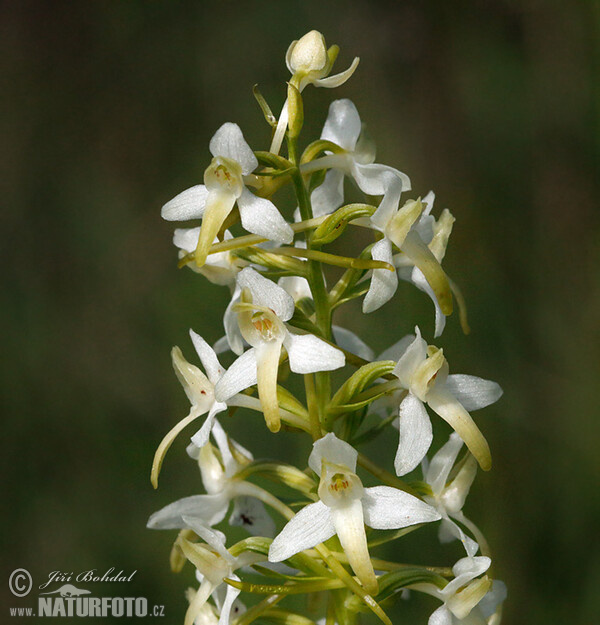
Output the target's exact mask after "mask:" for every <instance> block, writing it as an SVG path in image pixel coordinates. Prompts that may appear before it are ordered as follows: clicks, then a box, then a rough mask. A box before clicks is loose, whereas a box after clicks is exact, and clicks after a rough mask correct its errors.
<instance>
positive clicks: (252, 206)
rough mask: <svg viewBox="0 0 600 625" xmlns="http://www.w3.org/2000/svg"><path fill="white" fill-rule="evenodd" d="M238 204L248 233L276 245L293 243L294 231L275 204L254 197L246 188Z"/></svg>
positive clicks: (243, 224)
mask: <svg viewBox="0 0 600 625" xmlns="http://www.w3.org/2000/svg"><path fill="white" fill-rule="evenodd" d="M237 203H238V207H239V209H240V219H241V221H242V226H244V228H245V229H246V230H247V231H248V232H252V233H253V234H257V235H258V236H261V237H264V238H265V239H269V240H271V241H275V242H276V243H291V242H292V241H293V239H294V231H293V230H292V228H291V226H290V225H289V224H288V223H287V222H286V220H285V219H284V218H283V217H282V216H281V213H280V212H279V210H278V209H277V207H276V206H275V204H273V202H271V201H270V200H267V199H265V198H261V197H258V196H257V195H254V193H252V192H251V191H249V190H248V189H247V188H245V187H244V189H242V194H241V195H240V197H239V198H238V200H237Z"/></svg>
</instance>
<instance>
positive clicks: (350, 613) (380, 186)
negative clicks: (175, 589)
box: [148, 31, 506, 625]
mask: <svg viewBox="0 0 600 625" xmlns="http://www.w3.org/2000/svg"><path fill="white" fill-rule="evenodd" d="M337 54H338V48H337V46H331V47H329V48H327V47H326V45H325V40H324V38H323V35H321V34H320V33H318V32H317V31H312V32H309V33H308V34H306V35H304V36H303V37H302V38H301V39H299V40H298V41H294V42H293V43H292V44H291V45H290V47H289V49H288V51H287V54H286V64H287V67H288V69H289V71H290V73H291V78H290V79H289V82H288V83H287V99H286V101H285V104H284V105H283V108H282V110H281V113H280V115H279V117H276V116H275V115H274V114H273V113H272V111H271V108H270V107H269V105H268V104H267V102H266V100H265V99H264V97H263V96H262V95H261V93H260V92H259V90H258V89H257V88H255V93H254V95H255V97H256V100H257V101H258V104H259V105H260V107H261V109H262V112H263V113H264V117H265V120H266V122H267V124H269V125H270V126H271V129H272V132H271V137H272V141H271V145H270V149H269V150H268V151H262V150H253V149H252V148H251V147H250V146H249V145H248V143H247V142H246V140H245V139H244V136H243V134H242V131H241V129H240V128H239V126H237V125H236V124H235V123H225V124H223V125H222V126H221V127H220V128H219V129H218V130H217V131H216V133H215V134H214V136H213V137H212V139H211V141H210V145H209V149H210V153H211V155H212V160H211V161H210V163H209V165H208V167H207V168H206V171H205V172H204V184H198V185H197V186H194V187H192V188H190V189H187V190H185V191H183V192H182V193H180V194H179V195H177V196H176V197H175V198H174V199H173V200H171V201H170V202H168V203H167V204H166V205H165V206H164V207H163V209H162V216H163V218H164V219H166V220H169V221H184V222H188V221H196V222H197V223H199V225H196V226H195V227H190V228H183V229H177V230H175V235H174V243H175V246H176V247H177V248H178V250H179V266H180V267H183V266H185V267H189V268H190V269H191V270H192V271H194V272H195V273H197V274H201V275H202V276H203V277H204V278H206V279H208V280H209V281H210V282H213V283H215V284H218V285H222V286H225V287H228V288H229V290H230V292H231V303H230V304H229V305H228V306H227V309H226V310H225V313H224V318H223V323H224V328H225V336H224V337H223V338H222V339H220V340H218V341H217V342H216V343H215V344H214V345H212V346H211V345H210V344H209V343H208V342H207V341H206V340H205V339H204V338H203V337H202V336H200V335H199V334H197V333H196V332H194V331H193V330H192V331H190V337H191V342H192V345H193V347H194V350H195V352H196V353H195V354H193V357H191V358H190V360H189V361H188V360H187V358H186V356H184V355H183V352H182V350H180V349H179V348H178V347H175V348H173V351H172V359H173V366H174V369H175V373H176V375H177V377H178V379H179V381H180V383H181V385H182V386H183V389H184V391H185V393H186V395H187V396H188V399H189V401H190V404H191V408H190V412H189V414H188V415H187V416H186V417H185V418H184V419H182V420H181V421H179V422H178V423H177V424H176V425H175V426H174V427H173V428H172V429H171V430H170V431H169V432H168V434H167V435H166V436H165V437H164V439H163V440H162V442H161V443H160V445H159V447H158V449H157V451H156V455H155V458H154V463H153V466H152V475H151V479H152V483H153V485H154V487H157V486H158V478H159V473H160V470H161V465H162V463H163V460H164V458H165V455H166V453H167V451H168V449H169V447H170V446H171V444H172V443H173V441H174V440H175V438H176V437H177V436H178V435H179V434H180V433H181V432H182V431H183V430H184V429H186V431H187V429H188V426H189V425H191V424H193V425H194V426H195V428H194V429H195V430H197V431H195V433H194V434H193V436H192V437H191V443H190V444H189V446H188V448H187V452H188V454H189V456H190V457H191V458H192V459H193V460H194V461H196V462H197V464H198V467H199V470H200V474H201V477H202V482H203V485H204V488H205V490H206V493H205V494H197V495H191V496H189V497H185V498H184V499H180V500H178V501H175V502H174V503H171V504H169V505H167V506H166V507H164V508H162V509H161V510H159V511H158V512H156V513H154V514H153V515H152V516H151V517H150V519H149V522H148V527H150V528H153V529H164V530H179V533H178V535H177V538H176V540H175V543H174V546H173V549H172V552H171V567H172V569H173V570H174V571H180V570H181V569H182V568H183V567H184V566H186V565H191V566H192V567H194V568H195V571H196V578H197V580H198V585H197V587H196V588H194V589H189V590H188V592H187V599H188V601H189V607H188V609H187V614H186V617H185V625H192V624H193V623H196V624H199V623H203V624H208V623H219V625H229V624H233V625H249V624H250V623H252V622H253V621H259V622H261V623H265V622H267V623H274V624H276V625H310V624H311V623H313V622H320V623H326V624H327V625H333V624H334V623H338V624H339V625H353V624H354V623H356V622H357V621H358V620H360V619H362V618H366V617H367V615H368V613H372V614H373V615H375V617H377V618H378V619H379V620H381V621H383V622H384V623H386V624H387V625H390V624H391V621H390V619H389V617H388V615H387V614H386V610H388V609H389V606H391V605H393V604H394V602H397V601H400V600H401V599H402V600H403V601H405V600H407V599H408V600H411V598H412V597H414V596H415V594H417V593H426V594H428V595H431V596H433V597H435V599H436V600H438V602H439V603H438V604H437V605H436V606H435V611H434V612H433V614H432V615H431V617H430V619H429V624H430V625H447V624H451V623H469V624H472V625H474V624H484V623H485V624H487V625H497V624H498V623H499V622H500V615H501V604H502V601H503V600H504V597H505V594H506V591H505V587H504V584H503V583H502V582H499V581H494V580H492V578H491V576H490V566H491V559H490V554H489V548H488V546H487V543H486V541H485V539H484V537H483V535H482V533H481V531H480V530H479V529H478V528H477V526H476V525H475V524H474V523H473V522H472V521H471V520H470V519H468V518H467V517H466V516H465V515H464V513H463V506H464V503H465V498H466V496H467V494H468V492H469V489H470V487H471V484H472V482H473V480H474V478H475V475H476V473H477V469H478V467H480V468H481V469H482V470H484V471H487V470H489V469H490V467H491V456H490V450H489V447H488V444H487V441H486V439H485V437H484V436H483V434H482V433H481V430H480V429H479V427H478V426H477V424H476V423H475V421H474V420H473V418H472V417H471V412H472V411H475V410H477V409H480V408H484V407H485V406H487V405H489V404H491V403H493V402H495V401H496V400H498V399H499V397H500V395H501V394H502V391H501V389H500V387H499V386H498V385H497V384H496V383H494V382H491V381H488V380H483V379H481V378H478V377H474V376H471V375H463V374H450V373H449V365H448V361H447V360H446V356H445V354H444V352H443V351H442V349H440V348H439V347H437V346H436V345H434V344H430V343H429V342H428V341H427V340H426V339H425V338H424V337H423V336H422V334H421V331H420V329H419V327H418V326H417V327H415V331H414V334H411V335H409V336H405V337H403V338H400V340H398V341H397V342H395V343H394V344H393V345H392V346H391V347H389V348H388V349H386V350H385V351H384V352H383V353H382V354H379V355H378V356H375V355H374V354H373V352H372V350H371V349H370V348H369V347H368V345H367V344H366V343H365V342H364V341H363V340H362V339H361V338H359V337H358V336H357V335H356V334H355V333H354V332H353V331H352V330H351V329H349V328H343V327H339V326H336V325H332V317H333V313H334V311H335V310H336V309H337V308H339V307H341V306H344V305H345V304H346V303H348V302H351V301H352V300H355V299H362V310H363V312H364V313H365V314H368V313H371V312H372V311H374V310H376V309H378V308H380V307H381V306H383V305H384V304H386V303H387V302H388V301H390V300H391V299H392V298H393V296H394V293H395V291H396V289H397V285H398V281H399V279H400V280H405V281H408V282H410V283H412V284H413V285H414V286H415V287H417V289H419V290H421V291H423V292H425V293H426V294H427V295H428V296H429V298H431V301H432V303H433V307H434V312H435V331H434V336H433V339H436V338H437V337H439V336H440V335H441V334H442V331H443V330H444V325H445V323H446V318H447V317H448V316H449V315H450V314H451V313H452V311H453V307H454V305H455V304H456V307H457V308H458V313H459V314H458V316H459V318H460V322H461V325H462V327H463V330H464V331H465V332H467V331H468V328H467V322H466V313H465V310H464V303H463V301H462V297H461V294H460V292H459V290H458V288H457V286H456V284H455V283H454V282H453V281H452V279H451V278H449V277H448V276H447V275H446V273H445V272H444V270H443V268H442V265H441V263H442V260H443V258H444V254H445V252H446V246H447V244H448V239H449V236H450V233H451V231H452V227H453V224H454V217H453V215H452V214H451V213H450V211H449V210H448V209H444V210H443V211H441V212H439V213H437V211H436V210H434V194H433V193H432V192H429V193H427V194H426V195H425V196H424V197H413V196H410V195H407V194H408V193H409V192H410V190H411V186H410V180H409V178H408V176H406V174H404V173H402V172H400V171H399V170H397V169H394V168H393V167H390V166H387V165H382V164H379V163H377V162H376V161H375V151H374V147H373V144H372V142H371V141H370V140H369V139H368V138H367V137H366V135H365V133H364V132H363V128H362V124H361V120H360V117H359V114H358V111H357V109H356V107H355V106H354V104H353V103H352V102H351V101H350V100H347V99H340V100H335V101H333V102H332V103H331V106H330V108H329V113H328V116H327V119H326V121H325V124H324V126H323V130H322V132H321V136H320V137H319V138H318V139H316V140H314V141H312V142H310V143H308V144H307V145H306V147H305V148H304V150H303V151H300V148H299V137H300V134H301V130H302V126H303V120H304V108H303V98H302V92H303V90H304V89H305V88H307V87H308V86H309V85H313V86H315V87H324V88H334V87H338V86H340V85H342V84H343V83H344V82H345V81H346V80H348V79H349V78H350V77H351V76H352V74H353V73H354V71H355V70H356V67H357V65H358V59H355V60H354V62H353V63H352V64H351V65H350V67H349V68H348V69H346V70H345V71H342V72H341V73H338V74H332V68H333V65H334V62H335V60H336V56H337ZM284 144H285V146H286V147H287V150H286V152H285V154H286V155H285V156H284V154H282V150H283V149H284ZM349 183H352V184H353V185H354V187H355V188H357V189H358V190H359V191H360V192H361V194H362V197H363V200H362V201H360V202H351V203H346V200H345V190H346V189H345V187H348V186H349ZM286 186H290V187H291V188H292V189H293V191H294V193H295V198H296V205H297V209H296V211H295V213H294V214H293V215H292V212H291V211H290V214H289V215H285V216H284V215H283V214H282V212H280V210H279V208H278V207H277V206H276V204H275V200H276V197H277V195H278V191H279V190H280V189H282V188H283V187H286ZM355 193H356V192H355ZM407 198H408V199H407ZM436 213H437V216H436ZM349 226H351V227H353V228H360V229H361V232H360V238H362V240H363V241H364V242H365V244H366V247H365V248H364V250H363V251H362V252H361V253H360V254H359V255H358V256H357V257H352V256H341V255H339V254H336V253H332V252H331V251H327V248H328V246H329V245H330V244H331V243H333V242H334V241H336V240H337V239H338V238H340V237H342V236H343V235H344V233H345V232H346V231H347V228H348V227H349ZM234 233H235V234H234ZM336 249H339V245H337V247H336ZM329 266H333V267H336V268H338V269H336V270H332V269H331V268H330V267H329ZM325 269H327V276H328V277H329V278H330V280H329V282H331V284H330V283H328V281H327V280H326V277H325V275H326V274H325V271H324V270H325ZM336 272H337V273H336ZM332 275H335V276H337V277H336V279H335V280H333V279H331V277H330V276H332ZM391 305H393V304H391ZM184 351H185V352H186V353H193V352H192V350H191V349H189V348H186V349H185V350H184ZM226 352H232V353H233V356H231V355H228V354H227V353H226ZM220 358H222V359H225V360H226V361H227V362H231V363H232V364H231V365H230V366H229V367H228V368H225V367H224V366H222V364H221V361H220ZM332 371H336V372H337V373H336V374H335V376H333V377H332V374H331V372H332ZM343 374H345V376H346V377H345V380H344V378H343ZM298 376H301V377H300V378H299V379H300V380H301V381H303V386H304V390H303V392H301V393H300V392H298V390H297V386H295V387H294V388H295V389H296V391H295V393H294V392H292V391H291V390H290V389H289V388H286V384H287V383H288V382H292V381H293V380H294V379H297V378H298ZM334 379H335V383H334ZM340 379H341V380H344V381H342V382H341V383H339V382H338V380H340ZM300 388H301V387H300ZM298 395H300V397H299V396H298ZM240 408H241V409H244V411H253V413H254V414H255V415H258V417H256V418H252V416H251V414H250V415H248V414H245V415H244V416H243V417H242V418H244V419H245V422H246V423H247V427H248V428H253V429H255V432H253V434H254V435H257V433H258V435H260V436H263V435H270V434H267V433H266V431H265V432H264V433H263V432H260V430H261V429H264V428H265V426H266V428H268V430H270V432H271V433H273V434H272V436H276V433H277V432H278V431H280V430H281V429H282V428H285V429H286V430H289V431H293V432H296V433H298V435H300V436H305V437H306V436H310V437H312V440H313V446H312V452H311V453H310V456H309V457H308V458H307V463H306V464H304V463H303V464H302V466H300V467H295V466H292V465H290V464H288V463H286V462H283V461H281V460H278V459H274V460H255V459H254V458H253V456H252V454H251V453H250V452H249V451H248V450H247V449H245V448H244V447H242V445H240V444H239V443H238V442H236V441H234V440H233V439H232V438H231V437H229V436H228V435H227V433H226V432H225V430H224V428H223V424H224V423H225V422H226V421H227V420H229V419H228V417H230V416H231V417H233V418H239V417H238V415H239V409H240ZM260 415H262V417H264V422H263V419H261V418H260ZM438 418H441V419H443V420H444V421H445V422H446V423H448V424H449V425H450V427H451V428H452V430H453V433H452V434H451V435H450V437H449V439H448V440H447V441H446V442H443V444H441V446H439V445H436V448H437V449H438V450H437V451H436V453H435V454H433V455H432V456H431V457H430V458H428V457H427V454H428V452H429V449H430V447H431V445H432V442H433V428H432V422H431V419H434V420H435V419H438ZM198 426H199V428H198ZM386 432H387V433H389V435H390V436H393V437H394V439H395V438H397V439H398V448H397V452H396V455H395V458H392V457H389V458H385V457H384V458H380V459H378V460H380V463H381V464H380V463H379V461H378V462H376V461H374V460H373V459H372V458H369V457H368V456H366V455H364V454H363V453H361V451H360V449H361V446H362V445H363V444H364V443H366V442H368V441H371V440H372V439H374V438H376V437H378V436H380V435H382V434H383V435H385V433H386ZM361 474H362V475H363V478H364V476H365V475H367V474H370V475H371V477H370V478H369V479H370V481H371V482H375V483H376V484H377V485H375V486H371V487H365V486H364V485H363V481H362V479H361ZM258 478H260V479H258ZM262 478H266V479H267V480H269V481H270V482H271V483H272V482H277V483H279V486H278V487H277V488H276V489H275V491H276V492H281V491H284V492H285V493H286V494H285V495H284V496H282V497H283V498H281V497H280V496H277V495H275V494H274V493H273V492H270V491H269V490H268V489H266V488H264V487H263V486H260V485H259V483H257V481H258V482H260V483H262V482H261V479H262ZM230 510H231V512H230V514H229V516H228V512H229V511H230ZM430 524H435V525H437V526H438V528H439V540H440V541H442V542H447V541H451V540H457V541H459V544H458V546H457V549H459V550H460V551H462V553H461V554H460V555H461V557H460V558H459V559H458V561H456V562H455V563H450V564H453V565H452V566H439V565H437V564H436V565H435V566H432V565H429V564H424V563H417V564H414V563H410V564H409V563H405V562H396V561H388V560H384V559H381V558H380V557H378V556H377V551H378V546H380V545H382V544H384V543H390V542H391V541H394V543H395V544H394V547H396V545H398V548H397V549H395V550H394V551H395V552H397V553H402V547H401V544H402V542H403V541H408V540H411V534H412V532H414V531H417V530H419V529H420V528H424V527H427V526H429V525H430ZM231 526H242V527H243V528H244V529H245V530H247V534H248V536H247V537H246V538H244V539H243V540H241V541H239V542H235V543H232V542H231V541H230V540H229V539H228V537H227V531H228V529H229V528H230V527H231ZM238 531H239V530H238ZM430 535H432V536H435V533H432V534H431V533H430ZM436 540H437V539H436ZM252 595H254V597H253V596H252ZM291 595H295V596H296V597H295V598H292V597H291ZM302 595H304V596H305V598H306V601H301V600H299V598H298V596H302ZM299 606H300V608H299ZM302 606H303V607H302ZM401 609H402V605H401V606H400V608H399V610H400V611H401Z"/></svg>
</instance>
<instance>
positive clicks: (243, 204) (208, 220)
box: [161, 122, 294, 267]
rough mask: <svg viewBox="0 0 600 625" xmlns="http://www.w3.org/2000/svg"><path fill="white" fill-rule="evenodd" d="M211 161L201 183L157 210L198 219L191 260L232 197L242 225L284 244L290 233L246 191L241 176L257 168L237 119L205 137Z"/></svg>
mask: <svg viewBox="0 0 600 625" xmlns="http://www.w3.org/2000/svg"><path fill="white" fill-rule="evenodd" d="M210 152H211V154H212V155H213V159H212V162H211V164H210V165H209V166H208V168H207V169H206V171H205V172H204V184H203V185H202V184H201V185H197V186H195V187H191V188H190V189H187V190H186V191H183V192H182V193H180V194H179V195H177V196H176V197H175V198H173V199H172V200H171V201H170V202H167V203H166V204H165V205H164V206H163V208H162V212H161V215H162V217H163V219H166V220H167V221H187V220H189V219H202V226H201V228H200V232H199V236H198V243H197V245H196V249H195V256H196V265H197V266H198V267H202V266H203V265H204V263H205V262H206V258H207V256H208V253H209V250H210V246H211V245H212V243H213V241H214V239H215V237H216V236H217V234H218V233H219V232H220V231H221V229H222V227H223V223H224V222H225V219H226V218H227V216H228V215H229V213H230V212H231V210H232V208H233V206H234V204H235V203H236V202H237V205H238V208H239V211H240V219H241V221H242V226H243V227H244V228H245V229H246V230H248V232H252V233H253V234H257V235H259V236H262V237H265V238H266V239H270V240H272V241H276V242H278V243H290V242H291V241H292V239H293V238H294V233H293V231H292V229H291V227H290V225H289V224H288V223H287V222H286V221H285V219H284V218H283V217H282V216H281V214H280V212H279V210H278V209H277V208H276V206H275V205H274V204H273V202H271V201H270V200H267V199H265V198H260V197H257V196H256V195H254V194H253V193H252V192H250V191H249V190H248V189H247V187H246V186H245V184H244V176H247V175H248V174H250V173H252V171H254V170H255V169H256V168H257V167H258V161H257V160H256V157H255V156H254V152H253V151H252V148H251V147H250V146H249V145H248V144H247V143H246V140H245V139H244V136H243V134H242V131H241V130H240V127H239V126H238V125H237V124H232V123H229V122H228V123H225V124H223V125H222V126H221V127H220V128H219V129H218V130H217V132H216V133H215V134H214V135H213V137H212V139H211V140H210Z"/></svg>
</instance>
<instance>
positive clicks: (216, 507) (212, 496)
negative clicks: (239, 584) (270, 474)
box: [147, 421, 275, 536]
mask: <svg viewBox="0 0 600 625" xmlns="http://www.w3.org/2000/svg"><path fill="white" fill-rule="evenodd" d="M212 434H213V436H214V438H215V440H216V442H217V446H218V449H219V452H220V457H217V455H216V454H215V449H214V447H213V445H212V444H211V443H210V442H207V443H205V444H204V445H203V446H202V447H200V448H198V447H196V446H195V445H193V444H192V445H190V446H189V447H188V453H189V454H190V455H191V456H192V457H193V458H195V459H196V460H197V461H198V467H199V468H200V474H201V476H202V483H203V484H204V488H205V489H206V493H207V494H206V495H192V496H191V497H184V498H183V499H179V500H177V501H174V502H173V503H171V504H169V505H168V506H165V507H164V508H162V509H161V510H159V511H158V512H155V513H154V514H153V515H152V516H151V517H150V519H149V520H148V525H147V527H149V528H150V529H161V530H164V529H183V528H186V527H188V525H187V523H186V522H185V521H184V518H185V517H193V518H196V519H201V520H202V522H203V523H204V524H205V525H207V526H212V525H216V524H217V523H220V522H221V521H222V520H223V519H224V518H225V515H226V514H227V510H228V509H229V505H230V503H231V502H233V512H232V514H231V516H230V518H229V524H230V525H241V526H242V527H244V528H245V529H247V530H248V531H249V532H250V533H251V534H253V535H256V536H273V534H274V530H275V524H274V523H273V520H272V519H271V517H270V516H269V514H268V513H267V511H266V510H265V508H264V506H263V504H262V502H261V501H260V500H259V499H258V497H260V496H261V494H262V489H260V488H259V487H258V486H256V485H255V484H251V483H250V482H246V481H244V480H241V479H239V478H238V477H237V474H238V473H239V472H240V471H241V470H242V469H244V468H245V467H246V465H247V464H248V463H250V462H252V460H253V457H252V454H251V453H250V452H249V451H248V450H246V449H244V448H243V447H242V446H241V445H239V444H238V443H236V442H235V441H233V440H231V439H229V437H228V436H227V434H226V433H225V432H224V430H223V428H222V427H221V425H220V424H219V422H218V421H215V423H214V425H213V429H212ZM232 452H234V453H232ZM192 529H193V528H192Z"/></svg>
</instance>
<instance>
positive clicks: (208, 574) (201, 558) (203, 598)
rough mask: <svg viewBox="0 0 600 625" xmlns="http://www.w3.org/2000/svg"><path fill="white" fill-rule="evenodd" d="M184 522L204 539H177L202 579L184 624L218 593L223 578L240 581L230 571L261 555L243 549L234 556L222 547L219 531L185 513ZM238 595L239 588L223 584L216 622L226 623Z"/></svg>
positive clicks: (220, 624)
mask: <svg viewBox="0 0 600 625" xmlns="http://www.w3.org/2000/svg"><path fill="white" fill-rule="evenodd" d="M184 521H185V522H186V525H187V526H188V527H189V528H190V529H192V530H193V531H194V532H195V533H196V534H197V535H198V536H199V537H200V538H201V539H202V540H204V541H205V543H192V542H190V541H189V540H186V539H185V538H180V539H179V540H178V543H179V546H180V547H181V550H182V551H183V553H184V555H185V557H186V558H187V559H188V560H189V561H190V562H191V563H192V564H193V565H194V566H195V567H196V570H197V571H198V572H199V573H200V577H201V579H202V581H201V583H200V588H199V589H198V592H197V593H196V594H195V596H194V598H193V600H192V601H191V603H190V606H189V608H188V610H187V612H186V614H185V620H184V625H193V623H194V622H195V620H196V618H197V617H198V615H199V614H201V611H202V607H203V606H204V605H205V604H206V602H207V600H208V598H209V597H210V596H211V595H214V594H215V592H217V593H218V592H219V590H220V588H221V586H222V584H223V583H225V582H224V580H225V579H233V580H236V581H240V578H239V577H238V576H237V575H236V574H235V573H234V571H236V570H237V569H239V568H242V567H244V566H248V565H250V564H255V563H256V562H260V561H261V560H264V559H265V558H264V556H262V555H259V554H256V553H251V552H243V553H242V554H240V555H239V556H238V557H234V556H232V555H231V553H230V552H229V551H228V550H227V549H226V548H225V535H224V534H223V533H222V532H219V531H218V530H213V529H209V528H208V527H206V526H205V525H204V524H203V523H202V521H201V520H199V519H198V518H196V517H187V516H186V517H184ZM239 594H240V591H239V590H238V589H237V588H234V587H233V586H230V585H227V591H226V593H225V599H224V601H223V603H222V606H221V615H220V618H219V625H229V619H230V614H231V609H232V607H233V605H234V602H235V600H236V599H237V597H238V595H239Z"/></svg>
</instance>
